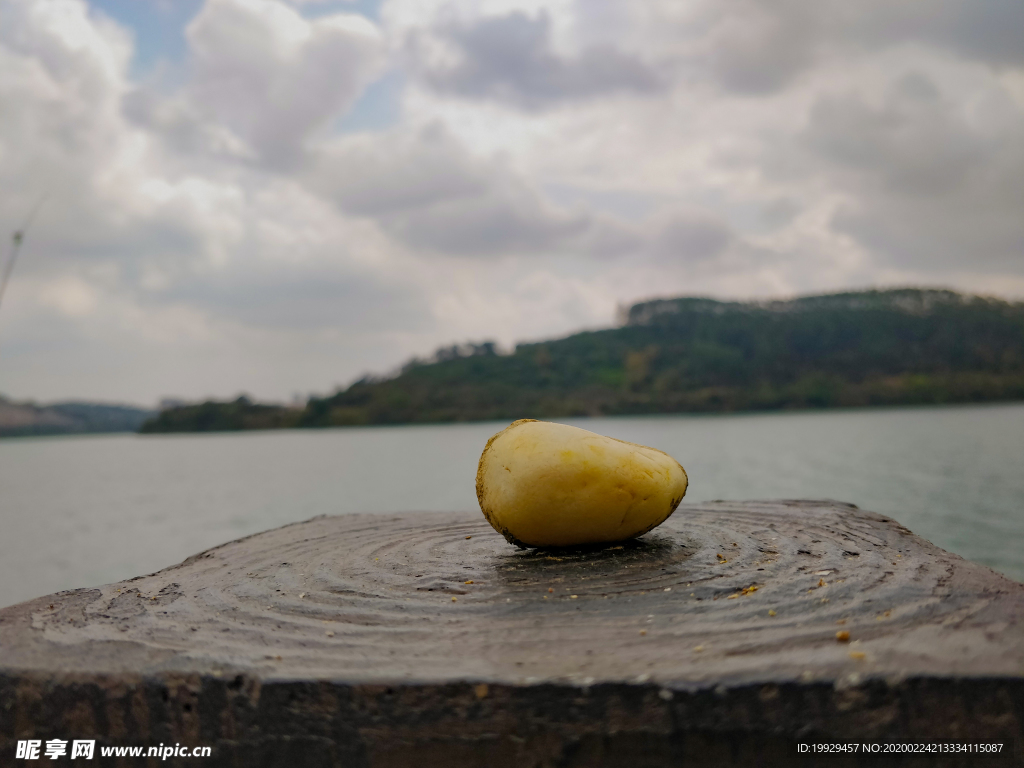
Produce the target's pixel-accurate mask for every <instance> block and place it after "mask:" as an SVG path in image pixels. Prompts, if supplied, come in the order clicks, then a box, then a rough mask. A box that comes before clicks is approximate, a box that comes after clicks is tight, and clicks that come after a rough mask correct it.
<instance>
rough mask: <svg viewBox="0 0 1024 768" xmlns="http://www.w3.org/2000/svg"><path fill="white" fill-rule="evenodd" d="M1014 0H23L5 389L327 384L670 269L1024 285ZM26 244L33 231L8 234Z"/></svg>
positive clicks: (79, 393)
mask: <svg viewBox="0 0 1024 768" xmlns="http://www.w3.org/2000/svg"><path fill="white" fill-rule="evenodd" d="M1022 40H1024V3H1022V2H1020V0H857V2H853V3H851V2H848V1H845V0H842V1H841V0H772V1H771V2H769V1H768V0H760V1H758V0H647V1H646V2H642V3H638V2H629V1H628V0H547V1H546V2H535V1H533V0H381V1H379V2H378V1H377V0H349V1H347V2H344V1H339V0H319V1H317V0H303V1H301V2H300V1H299V0H292V1H291V2H286V1H285V0H89V2H85V1H84V0H0V231H2V232H4V233H6V234H4V237H5V238H7V237H9V233H10V232H12V231H13V230H15V229H16V228H18V227H19V226H21V223H22V221H23V220H24V218H25V216H26V215H27V214H28V212H29V211H30V209H31V208H32V207H33V205H34V204H35V203H36V201H37V200H38V199H39V198H40V196H42V195H44V194H47V195H48V196H47V198H46V201H45V203H44V204H43V207H42V209H41V210H40V212H39V216H38V218H37V219H36V221H35V223H34V225H33V229H32V230H31V231H30V232H29V234H28V237H27V238H26V241H25V246H24V248H23V251H22V256H21V260H20V261H19V263H18V265H17V269H16V271H15V274H14V279H13V280H12V282H11V284H10V286H9V289H8V293H7V295H6V296H5V298H4V304H3V306H2V308H0V393H4V394H7V395H8V396H14V397H18V398H28V397H31V398H35V399H39V400H44V401H45V400H52V399H57V398H67V397H79V398H91V399H100V400H107V401H115V400H121V401H130V402H137V403H142V404H152V403H154V402H155V401H156V400H157V399H158V398H160V397H162V396H180V397H186V398H197V397H203V396H217V397H227V396H233V395H235V394H236V393H238V392H240V391H245V392H249V393H251V394H253V395H255V396H257V397H260V398H268V399H271V398H272V399H281V400H286V399H290V398H291V397H292V396H293V395H294V394H296V393H301V394H302V395H305V394H308V393H309V392H320V393H325V392H329V391H331V390H332V389H334V388H335V387H337V386H338V385H344V384H347V383H348V382H350V381H351V380H352V379H354V378H356V377H358V376H359V375H360V374H362V373H365V372H368V371H373V372H384V371H388V370H390V369H392V368H394V367H395V366H397V365H398V364H400V363H401V362H402V361H404V360H405V359H407V358H408V357H410V356H412V355H414V354H419V355H425V354H429V353H430V352H431V351H432V350H433V349H434V348H436V347H437V346H439V345H441V344H444V343H452V342H457V341H467V340H482V339H497V340H498V341H499V342H501V343H502V344H504V345H506V346H508V345H511V344H513V343H514V342H516V341H519V340H527V339H537V338H543V337H549V336H554V335H559V334H565V333H568V332H571V331H574V330H578V329H581V328H593V327H601V326H607V325H610V324H612V322H613V320H614V317H615V310H616V307H617V305H619V304H628V303H632V302H634V301H637V300H640V299H644V298H650V297H654V296H675V295H693V294H699V295H711V296H717V297H729V298H748V297H768V296H772V297H774V296H787V295H793V294H801V293H810V292H819V291H833V290H839V289H845V288H860V287H867V286H890V285H911V284H912V285H928V286H944V287H952V288H956V289H961V290H966V291H975V292H983V293H988V294H995V295H1000V296H1004V297H1013V298H1022V297H1024V44H1022V42H1021V41H1022ZM3 255H4V256H6V253H4V254H3Z"/></svg>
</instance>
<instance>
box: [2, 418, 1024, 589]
mask: <svg viewBox="0 0 1024 768" xmlns="http://www.w3.org/2000/svg"><path fill="white" fill-rule="evenodd" d="M564 421H565V422H566V423H571V424H575V425H577V426H581V427H583V428H585V429H589V430H592V431H594V432H599V433H602V434H606V435H611V436H613V437H619V438H622V439H625V440H629V441H631V442H636V443H642V444H645V445H651V446H654V447H656V448H660V449H662V450H664V451H667V452H668V453H670V454H672V455H673V456H675V457H676V458H677V459H679V461H680V462H681V463H682V464H683V466H685V467H686V469H687V472H688V473H689V475H690V489H689V491H688V493H687V497H686V501H706V500H709V499H778V498H818V499H821V498H832V499H839V500H842V501H849V502H853V503H854V504H857V505H858V506H860V507H862V508H866V509H871V510H874V511H876V512H881V513H883V514H886V515H889V516H891V517H893V518H895V519H896V520H898V521H900V522H901V523H903V524H904V525H906V526H907V527H908V528H910V529H911V530H912V531H914V532H915V533H917V534H920V535H921V536H924V537H925V538H927V539H930V540H931V541H933V542H935V543H936V544H938V545H939V546H941V547H944V548H945V549H948V550H950V551H953V552H956V553H957V554H960V555H962V556H964V557H966V558H969V559H971V560H975V561H977V562H979V563H984V564H985V565H988V566H991V567H992V568H995V569H996V570H999V571H1002V572H1003V573H1005V574H1007V575H1009V576H1011V577H1013V578H1016V579H1018V580H1022V581H1024V404H1014V405H993V406H970V407H946V408H912V409H910V408H908V409H879V410H850V411H829V412H813V413H776V414H756V415H738V416H732V415H730V416H702V417H697V416H657V417H643V418H600V419H566V420H564ZM506 424H507V422H502V423H500V424H499V423H489V424H456V425H444V426H411V427H372V428H352V429H336V430H323V431H282V432H258V433H257V432H248V433H240V434H238V433H236V434H219V435H169V436H158V435H152V436H138V435H110V436H97V437H67V438H31V439H29V438H21V439H8V440H0V606H2V605H8V604H11V603H15V602H20V601H22V600H26V599H28V598H31V597H36V596H39V595H44V594H47V593H50V592H55V591H58V590H62V589H69V588H72V587H86V586H94V585H99V584H104V583H108V582H111V581H116V580H119V579H123V578H127V577H130V576H137V575H139V574H143V573H150V572H152V571H155V570H158V569H160V568H163V567H165V566H168V565H172V564H174V563H177V562H180V561H181V560H183V559H185V558H186V557H188V556H189V555H192V554H195V553H196V552H199V551H201V550H203V549H206V548H209V547H211V546H214V545H217V544H220V543H223V542H225V541H229V540H231V539H235V538H238V537H240V536H245V535H247V534H250V533H255V532H256V531H262V530H265V529H267V528H273V527H276V526H279V525H283V524H285V523H290V522H294V521H297V520H304V519H306V518H309V517H313V516H314V515H320V514H345V513H350V512H396V511H417V510H424V511H426V510H467V511H474V510H477V506H476V497H475V492H474V477H475V474H476V463H477V460H478V458H479V456H480V451H481V450H482V449H483V446H484V443H485V442H486V440H487V438H488V437H490V436H491V435H492V434H494V433H495V432H496V431H498V430H499V429H501V428H503V427H504V426H506Z"/></svg>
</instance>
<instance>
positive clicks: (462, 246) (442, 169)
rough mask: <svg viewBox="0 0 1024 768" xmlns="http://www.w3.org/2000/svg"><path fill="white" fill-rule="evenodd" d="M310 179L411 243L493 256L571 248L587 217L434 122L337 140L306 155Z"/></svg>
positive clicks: (349, 207) (343, 205)
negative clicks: (557, 204) (550, 199)
mask: <svg viewBox="0 0 1024 768" xmlns="http://www.w3.org/2000/svg"><path fill="white" fill-rule="evenodd" d="M307 173H308V178H309V180H310V181H309V183H310V184H311V185H312V186H313V187H314V188H315V189H317V190H319V191H320V192H321V194H325V195H327V196H328V197H329V198H330V199H332V200H333V201H335V203H336V204H337V205H338V206H339V207H341V208H342V209H343V210H345V211H347V212H350V213H354V214H359V215H364V216H370V217H372V218H374V219H376V220H377V221H378V222H379V223H380V224H381V225H382V226H383V227H384V228H385V229H386V230H387V231H388V232H390V233H391V234H392V235H394V236H395V237H397V238H399V239H401V240H403V241H404V242H406V243H407V244H409V245H410V246H412V247H414V248H417V249H425V250H433V251H439V252H443V253H448V254H454V255H465V256H483V257H492V256H497V255H503V254H507V253H513V252H523V251H531V250H534V251H540V252H541V253H544V254H550V252H551V251H552V250H557V249H559V248H566V249H572V242H573V240H574V239H575V238H578V237H580V236H582V235H584V234H585V232H586V231H587V230H588V228H589V227H590V224H591V220H590V218H589V217H586V216H582V215H579V214H571V213H566V212H563V211H559V210H558V209H555V208H553V207H551V206H550V205H548V204H547V203H545V202H544V200H543V199H542V198H541V196H540V195H539V193H538V192H537V191H536V190H534V189H532V188H531V187H530V186H529V185H527V184H526V183H524V182H523V181H522V180H521V179H519V178H518V177H517V176H516V175H515V174H513V173H512V172H510V171H509V170H508V169H506V168H504V167H502V166H501V165H500V164H498V163H495V162H492V161H487V160H483V159H480V158H476V157H473V156H472V155H470V154H469V153H467V152H466V150H465V148H464V147H463V146H462V145H461V144H459V143H458V142H457V141H456V140H455V139H454V138H453V137H452V136H451V135H449V134H448V133H447V132H445V131H444V130H443V129H441V128H440V127H439V126H436V125H435V126H431V127H428V128H426V129H424V130H421V131H418V132H415V133H412V134H407V133H398V134H389V135H384V136H378V137H360V138H356V139H352V140H349V141H342V142H338V143H336V144H335V145H333V146H332V147H331V148H330V149H324V150H323V151H322V152H321V153H320V154H318V155H316V156H315V157H312V158H311V159H310V167H309V169H308V171H307Z"/></svg>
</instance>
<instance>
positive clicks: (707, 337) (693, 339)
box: [143, 289, 1024, 432]
mask: <svg viewBox="0 0 1024 768" xmlns="http://www.w3.org/2000/svg"><path fill="white" fill-rule="evenodd" d="M1014 399H1024V304H1021V303H1008V302H1005V301H1000V300H997V299H990V298H982V297H977V296H965V295H961V294H958V293H954V292H952V291H934V290H918V289H903V290H892V291H865V292H857V293H841V294H833V295H828V296H811V297H805V298H800V299H794V300H791V301H770V302H751V303H739V302H721V301H714V300H712V299H701V298H681V299H665V300H657V301H649V302H644V303H641V304H637V305H635V306H633V307H632V308H630V309H629V311H628V313H626V316H625V324H624V325H623V326H622V327H619V328H612V329H607V330H600V331H588V332H584V333H577V334H574V335H572V336H569V337H566V338H563V339H557V340H553V341H546V342H539V343H533V344H520V345H519V346H518V347H516V349H515V352H513V353H512V354H510V355H502V354H498V353H497V352H496V351H495V346H494V345H493V344H491V343H484V344H478V345H463V346H457V347H450V348H446V349H441V350H438V352H437V353H435V355H434V356H433V357H432V358H431V359H430V360H414V361H412V362H411V363H409V364H407V365H406V366H405V367H404V368H403V369H402V371H401V373H400V374H398V375H396V376H393V377H390V378H374V377H367V378H364V379H362V380H361V381H358V382H356V383H355V384H353V385H352V386H350V387H348V388H347V389H345V390H342V391H339V392H337V393H336V394H333V395H331V396H329V397H324V398H314V399H311V400H310V401H309V403H308V404H307V406H306V408H305V409H304V410H299V409H286V408H282V407H279V406H260V405H255V404H252V403H250V402H248V401H247V400H244V399H240V400H238V401H235V402H233V403H204V404H202V405H191V406H183V407H180V408H175V409H172V410H168V411H164V412H162V413H161V414H160V415H159V416H158V417H157V418H155V419H152V420H150V421H149V422H147V423H146V424H145V425H144V427H143V431H145V432H166V431H199V430H204V429H247V428H269V427H285V426H288V427H326V426H342V425H356V424H402V423H414V422H446V421H472V420H488V419H515V418H524V417H536V418H554V417H564V416H582V415H608V414H643V413H680V412H713V411H739V410H751V409H781V408H825V407H837V406H860V405H898V404H899V405H902V404H921V403H954V402H981V401H988V400H1014Z"/></svg>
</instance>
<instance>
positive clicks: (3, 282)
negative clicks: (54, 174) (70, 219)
mask: <svg viewBox="0 0 1024 768" xmlns="http://www.w3.org/2000/svg"><path fill="white" fill-rule="evenodd" d="M49 194H50V193H49V192H43V194H42V196H41V197H40V198H39V200H38V201H37V202H36V204H35V205H34V206H33V207H32V210H31V211H29V213H28V216H27V217H26V218H25V223H24V224H22V225H21V229H17V230H15V232H14V234H13V235H12V236H11V255H10V256H8V258H7V263H6V264H5V265H4V272H3V275H0V303H2V302H3V300H4V291H6V290H7V282H8V281H9V280H10V279H11V272H13V271H14V262H16V261H17V260H18V251H20V250H21V243H22V242H23V241H24V240H25V233H26V232H28V228H29V227H30V226H32V221H33V219H35V217H36V214H37V213H39V209H40V208H42V207H43V203H44V202H45V201H46V196H47V195H49Z"/></svg>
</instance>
